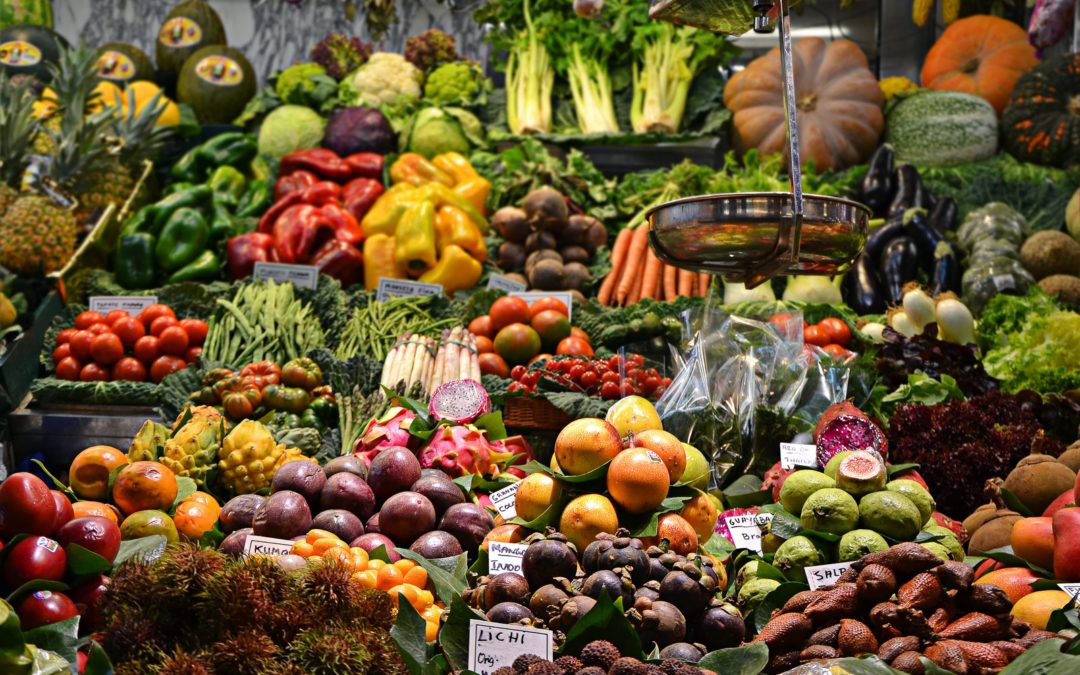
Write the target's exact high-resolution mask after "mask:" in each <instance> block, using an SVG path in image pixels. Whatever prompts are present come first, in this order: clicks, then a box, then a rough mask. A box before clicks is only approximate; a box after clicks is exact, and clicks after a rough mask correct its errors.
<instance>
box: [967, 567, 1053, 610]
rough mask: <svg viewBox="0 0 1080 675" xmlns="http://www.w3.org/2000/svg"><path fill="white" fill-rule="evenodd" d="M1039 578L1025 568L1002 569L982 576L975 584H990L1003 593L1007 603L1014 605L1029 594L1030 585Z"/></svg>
mask: <svg viewBox="0 0 1080 675" xmlns="http://www.w3.org/2000/svg"><path fill="white" fill-rule="evenodd" d="M1039 578H1040V577H1037V576H1035V573H1034V572H1032V571H1031V570H1029V569H1028V568H1026V567H1003V568H1001V569H999V570H994V571H993V572H990V573H988V574H984V575H983V576H981V577H979V578H978V579H976V580H975V583H977V584H992V585H994V586H997V587H998V588H1000V589H1001V590H1003V591H1005V595H1007V596H1009V602H1011V603H1013V604H1014V605H1015V604H1016V603H1017V602H1019V600H1020V599H1021V598H1023V597H1024V596H1025V595H1028V594H1029V593H1031V590H1032V589H1031V584H1032V583H1034V582H1035V581H1036V580H1038V579H1039Z"/></svg>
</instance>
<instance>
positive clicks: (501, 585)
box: [484, 572, 533, 613]
mask: <svg viewBox="0 0 1080 675" xmlns="http://www.w3.org/2000/svg"><path fill="white" fill-rule="evenodd" d="M529 596H530V593H529V582H527V581H525V577H523V576H521V575H520V574H518V573H516V572H503V573H502V574H499V575H498V576H496V577H495V578H493V579H492V580H491V581H489V582H487V586H485V588H484V606H485V607H492V608H494V607H495V606H496V605H498V604H500V603H503V602H512V603H514V604H517V605H528V604H529V601H530V597H529ZM530 613H533V612H531V611H530Z"/></svg>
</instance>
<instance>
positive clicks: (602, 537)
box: [581, 532, 615, 573]
mask: <svg viewBox="0 0 1080 675" xmlns="http://www.w3.org/2000/svg"><path fill="white" fill-rule="evenodd" d="M613 541H615V536H614V535H611V534H608V533H607V532H601V533H600V534H598V535H596V539H595V540H593V542H592V543H591V544H589V545H588V546H586V547H585V551H584V552H583V553H582V554H581V567H582V568H583V569H584V570H585V572H586V573H592V572H595V571H596V570H598V569H600V566H599V564H598V562H599V560H600V554H601V553H603V552H604V551H606V550H607V549H609V548H611V543H612V542H613Z"/></svg>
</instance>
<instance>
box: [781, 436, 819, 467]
mask: <svg viewBox="0 0 1080 675" xmlns="http://www.w3.org/2000/svg"><path fill="white" fill-rule="evenodd" d="M817 465H818V461H817V446H816V445H808V444H806V443H781V444H780V468H781V469H784V470H790V469H794V468H795V467H797V466H812V467H815V468H817Z"/></svg>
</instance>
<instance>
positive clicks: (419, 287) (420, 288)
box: [375, 277, 443, 302]
mask: <svg viewBox="0 0 1080 675" xmlns="http://www.w3.org/2000/svg"><path fill="white" fill-rule="evenodd" d="M442 292H443V287H442V285H441V284H425V283H422V282H420V281H409V280H407V279H388V278H386V277H379V289H378V290H377V291H376V292H375V299H376V300H378V301H379V302H385V301H387V300H389V299H390V298H398V297H401V296H405V295H422V296H427V295H439V294H440V293H442Z"/></svg>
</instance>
